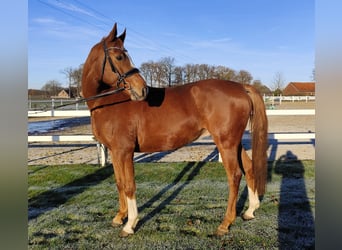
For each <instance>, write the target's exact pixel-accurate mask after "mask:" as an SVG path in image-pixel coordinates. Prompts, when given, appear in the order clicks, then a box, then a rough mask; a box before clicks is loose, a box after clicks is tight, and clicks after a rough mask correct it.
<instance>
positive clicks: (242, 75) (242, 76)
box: [235, 70, 253, 84]
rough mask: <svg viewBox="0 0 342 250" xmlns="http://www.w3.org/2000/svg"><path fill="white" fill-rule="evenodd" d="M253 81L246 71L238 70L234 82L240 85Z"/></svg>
mask: <svg viewBox="0 0 342 250" xmlns="http://www.w3.org/2000/svg"><path fill="white" fill-rule="evenodd" d="M252 80H253V77H252V75H251V73H249V72H248V71H246V70H240V71H239V72H238V73H237V75H236V76H235V81H237V82H239V83H242V84H250V83H251V82H252Z"/></svg>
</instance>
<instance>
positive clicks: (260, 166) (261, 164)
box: [244, 85, 268, 195]
mask: <svg viewBox="0 0 342 250" xmlns="http://www.w3.org/2000/svg"><path fill="white" fill-rule="evenodd" d="M244 87H245V90H246V91H247V93H248V95H249V97H250V99H251V101H252V112H251V114H250V124H251V133H252V169H253V175H254V179H255V181H254V187H252V189H253V191H255V190H257V191H258V195H263V194H264V193H265V191H266V182H267V147H268V140H267V129H268V121H267V116H266V108H265V103H264V100H263V98H262V96H261V95H260V93H259V92H258V90H256V89H255V88H254V87H253V86H251V85H244Z"/></svg>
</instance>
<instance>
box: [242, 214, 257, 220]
mask: <svg viewBox="0 0 342 250" xmlns="http://www.w3.org/2000/svg"><path fill="white" fill-rule="evenodd" d="M242 219H243V220H253V219H254V216H250V215H247V214H243V215H242Z"/></svg>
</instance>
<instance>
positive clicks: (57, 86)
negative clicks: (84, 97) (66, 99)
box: [41, 80, 63, 96]
mask: <svg viewBox="0 0 342 250" xmlns="http://www.w3.org/2000/svg"><path fill="white" fill-rule="evenodd" d="M62 89H63V88H62V84H61V83H60V82H58V81H56V80H50V81H47V82H46V83H45V84H44V86H43V87H42V88H41V90H44V91H47V92H48V93H49V94H50V95H52V96H56V95H58V93H59V92H60V91H61V90H62Z"/></svg>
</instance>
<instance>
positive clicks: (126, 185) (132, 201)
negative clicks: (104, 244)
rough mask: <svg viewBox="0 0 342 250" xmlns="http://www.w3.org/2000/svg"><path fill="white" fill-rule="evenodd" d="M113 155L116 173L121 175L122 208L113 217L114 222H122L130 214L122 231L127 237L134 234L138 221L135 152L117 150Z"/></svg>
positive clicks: (122, 234)
mask: <svg viewBox="0 0 342 250" xmlns="http://www.w3.org/2000/svg"><path fill="white" fill-rule="evenodd" d="M112 155H113V163H114V170H115V174H116V175H118V177H119V182H118V183H117V187H118V191H119V200H120V209H119V212H118V214H117V215H116V216H115V217H114V219H113V224H122V223H123V219H124V218H126V216H128V220H127V223H126V224H125V226H124V227H123V229H122V231H121V233H120V237H127V236H129V235H131V234H134V229H135V227H136V225H137V223H138V207H137V202H136V197H135V191H136V185H135V179H134V166H133V152H132V153H131V152H127V151H123V150H122V151H119V152H118V151H117V152H115V153H113V154H112ZM117 222H119V223H117Z"/></svg>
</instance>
